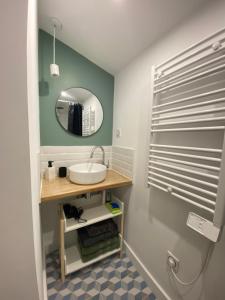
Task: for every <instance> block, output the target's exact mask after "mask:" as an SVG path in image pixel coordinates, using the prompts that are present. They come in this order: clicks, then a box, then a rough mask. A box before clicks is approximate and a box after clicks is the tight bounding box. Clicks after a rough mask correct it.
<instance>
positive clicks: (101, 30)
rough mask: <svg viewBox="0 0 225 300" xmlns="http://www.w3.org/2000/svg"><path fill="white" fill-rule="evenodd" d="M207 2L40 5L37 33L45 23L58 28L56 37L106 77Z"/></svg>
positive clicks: (74, 0) (46, 1) (50, 0)
mask: <svg viewBox="0 0 225 300" xmlns="http://www.w3.org/2000/svg"><path fill="white" fill-rule="evenodd" d="M206 2H208V1H207V0H66V1H65V0H39V24H40V28H42V29H43V30H45V31H47V32H50V33H51V27H50V21H49V20H50V18H51V17H56V18H58V19H59V20H60V21H61V23H62V25H63V29H62V31H61V32H60V33H58V34H57V38H58V39H59V40H61V41H62V42H64V43H65V44H67V45H68V46H70V47H71V48H73V49H75V50H76V51H77V52H79V53H80V54H82V55H84V56H85V57H87V58H88V59H89V60H91V61H92V62H94V63H96V64H97V65H98V66H100V67H102V68H103V69H104V70H106V71H108V72H109V73H111V74H115V73H116V72H118V71H119V70H120V69H121V68H122V67H123V66H125V65H126V64H127V63H128V62H129V61H131V60H132V59H133V58H134V57H135V56H137V55H138V54H139V53H141V52H142V51H143V50H144V49H146V48H147V47H148V46H149V45H150V44H151V43H153V42H154V41H155V40H156V39H158V38H160V37H161V36H162V35H163V34H165V33H166V32H168V31H169V30H171V29H172V28H173V27H175V26H176V25H178V24H179V23H180V22H182V21H183V20H184V19H185V18H187V17H188V16H189V15H190V14H192V13H193V12H194V11H196V10H197V9H199V7H200V6H201V5H203V4H204V3H206Z"/></svg>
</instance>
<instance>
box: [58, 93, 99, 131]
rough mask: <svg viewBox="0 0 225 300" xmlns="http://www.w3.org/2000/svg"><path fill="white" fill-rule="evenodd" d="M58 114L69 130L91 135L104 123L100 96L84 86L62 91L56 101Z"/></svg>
mask: <svg viewBox="0 0 225 300" xmlns="http://www.w3.org/2000/svg"><path fill="white" fill-rule="evenodd" d="M56 116H57V119H58V122H59V123H60V125H61V126H62V127H63V128H64V129H65V130H67V131H68V132H70V133H72V134H75V135H79V136H89V135H92V134H94V133H95V132H96V131H98V130H99V128H100V127H101V125H102V121H103V110H102V106H101V103H100V101H99V100H98V98H97V97H96V96H95V95H94V94H92V93H91V92H90V91H88V90H86V89H83V88H70V89H68V90H65V91H62V92H61V95H60V96H59V98H58V100H57V102H56Z"/></svg>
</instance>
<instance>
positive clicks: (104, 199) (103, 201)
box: [102, 190, 106, 205]
mask: <svg viewBox="0 0 225 300" xmlns="http://www.w3.org/2000/svg"><path fill="white" fill-rule="evenodd" d="M105 202H106V190H104V191H102V205H104V204H105Z"/></svg>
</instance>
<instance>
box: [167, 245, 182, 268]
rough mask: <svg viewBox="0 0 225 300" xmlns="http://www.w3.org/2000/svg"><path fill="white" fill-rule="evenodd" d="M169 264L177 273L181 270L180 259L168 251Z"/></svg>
mask: <svg viewBox="0 0 225 300" xmlns="http://www.w3.org/2000/svg"><path fill="white" fill-rule="evenodd" d="M167 264H168V265H169V267H171V268H172V269H173V270H174V272H175V273H177V272H178V270H179V265H180V261H179V259H178V258H177V257H176V256H175V255H174V254H173V253H172V252H170V251H169V250H168V251H167Z"/></svg>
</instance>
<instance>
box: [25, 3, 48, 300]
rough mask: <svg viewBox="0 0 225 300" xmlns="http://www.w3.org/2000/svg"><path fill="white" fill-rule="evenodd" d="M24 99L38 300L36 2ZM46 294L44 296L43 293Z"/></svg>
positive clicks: (42, 288) (31, 6)
mask: <svg viewBox="0 0 225 300" xmlns="http://www.w3.org/2000/svg"><path fill="white" fill-rule="evenodd" d="M27 93H28V94H27V96H28V125H29V146H30V174H31V199H32V217H33V238H34V250H35V252H34V253H35V265H36V276H37V282H38V291H39V297H40V299H43V297H44V296H45V297H47V295H46V281H45V280H46V278H45V276H43V275H45V274H44V273H43V270H44V269H45V266H44V265H42V264H43V263H44V260H42V240H41V236H42V233H41V221H40V207H39V205H40V128H39V96H38V22H37V0H29V1H28V16H27ZM44 293H45V294H44Z"/></svg>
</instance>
